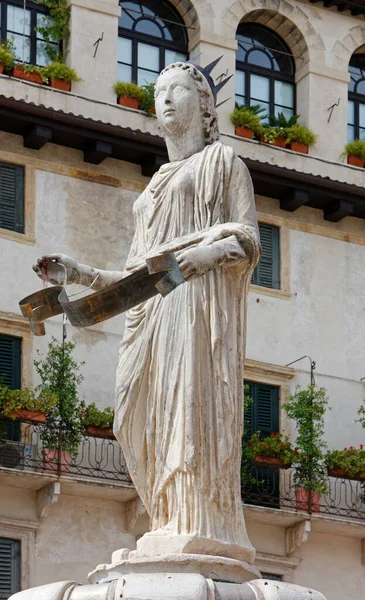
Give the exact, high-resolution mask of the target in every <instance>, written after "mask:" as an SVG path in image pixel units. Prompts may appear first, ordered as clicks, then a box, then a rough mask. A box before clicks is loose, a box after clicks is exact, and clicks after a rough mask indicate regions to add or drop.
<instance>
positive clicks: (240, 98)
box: [235, 94, 245, 106]
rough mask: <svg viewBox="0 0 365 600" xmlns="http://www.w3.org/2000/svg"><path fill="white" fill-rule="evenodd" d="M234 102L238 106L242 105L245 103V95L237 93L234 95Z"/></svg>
mask: <svg viewBox="0 0 365 600" xmlns="http://www.w3.org/2000/svg"><path fill="white" fill-rule="evenodd" d="M235 102H236V104H239V105H240V106H243V105H244V104H245V97H244V96H239V95H238V94H236V95H235Z"/></svg>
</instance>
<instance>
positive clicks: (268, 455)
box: [247, 431, 297, 469]
mask: <svg viewBox="0 0 365 600" xmlns="http://www.w3.org/2000/svg"><path fill="white" fill-rule="evenodd" d="M247 443H248V446H249V447H250V450H251V457H252V462H253V463H254V464H259V465H263V466H265V467H277V468H279V469H289V467H291V465H292V463H293V461H294V459H295V455H296V453H297V450H296V449H295V448H293V446H292V444H291V442H290V438H289V436H288V435H284V434H281V433H274V432H272V433H271V434H270V436H268V437H264V438H263V437H262V436H261V434H260V432H259V431H257V432H256V433H254V434H253V435H252V436H251V438H250V439H249V440H248V442H247Z"/></svg>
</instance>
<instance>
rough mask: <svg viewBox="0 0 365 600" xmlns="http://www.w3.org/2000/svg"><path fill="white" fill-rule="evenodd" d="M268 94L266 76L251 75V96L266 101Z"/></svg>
mask: <svg viewBox="0 0 365 600" xmlns="http://www.w3.org/2000/svg"><path fill="white" fill-rule="evenodd" d="M269 94H270V92H269V80H268V79H267V77H261V75H251V94H250V96H251V98H255V99H256V100H263V101H268V100H269V97H270V96H269ZM254 104H255V103H254Z"/></svg>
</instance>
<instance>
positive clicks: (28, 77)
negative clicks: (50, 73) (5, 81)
mask: <svg viewBox="0 0 365 600" xmlns="http://www.w3.org/2000/svg"><path fill="white" fill-rule="evenodd" d="M10 76H11V77H16V78H17V79H25V81H32V82H33V83H39V84H42V83H43V81H42V77H41V76H40V75H39V73H27V72H26V71H25V70H24V67H23V66H22V65H15V67H13V68H12V69H11V71H10Z"/></svg>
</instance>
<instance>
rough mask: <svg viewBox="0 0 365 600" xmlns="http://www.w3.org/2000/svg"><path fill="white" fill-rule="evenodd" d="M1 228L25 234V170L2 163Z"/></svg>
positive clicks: (0, 175)
mask: <svg viewBox="0 0 365 600" xmlns="http://www.w3.org/2000/svg"><path fill="white" fill-rule="evenodd" d="M0 227H2V228H3V229H10V230H11V231H17V232H18V233H24V168H23V167H20V166H18V165H11V164H8V163H0Z"/></svg>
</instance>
